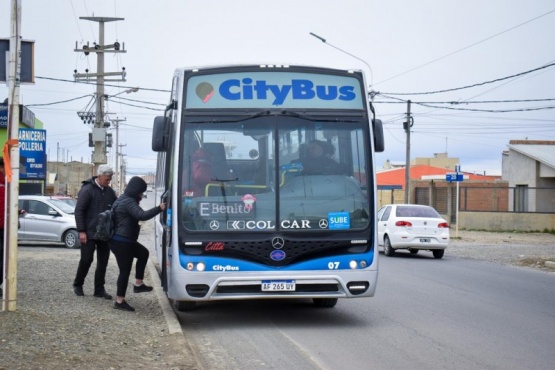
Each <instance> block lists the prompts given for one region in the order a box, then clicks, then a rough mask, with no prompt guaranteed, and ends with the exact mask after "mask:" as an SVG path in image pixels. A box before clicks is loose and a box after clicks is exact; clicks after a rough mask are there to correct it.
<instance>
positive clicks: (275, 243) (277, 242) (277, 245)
mask: <svg viewBox="0 0 555 370" xmlns="http://www.w3.org/2000/svg"><path fill="white" fill-rule="evenodd" d="M284 245H285V241H284V240H283V238H280V237H277V238H273V239H272V247H274V249H281V248H283V246H284Z"/></svg>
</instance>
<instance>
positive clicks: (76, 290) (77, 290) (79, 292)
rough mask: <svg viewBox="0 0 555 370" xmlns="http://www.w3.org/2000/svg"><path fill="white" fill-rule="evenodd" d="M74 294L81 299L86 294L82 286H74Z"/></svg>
mask: <svg viewBox="0 0 555 370" xmlns="http://www.w3.org/2000/svg"><path fill="white" fill-rule="evenodd" d="M73 292H74V293H75V295H78V296H79V297H82V296H84V295H85V293H84V292H83V287H82V286H73Z"/></svg>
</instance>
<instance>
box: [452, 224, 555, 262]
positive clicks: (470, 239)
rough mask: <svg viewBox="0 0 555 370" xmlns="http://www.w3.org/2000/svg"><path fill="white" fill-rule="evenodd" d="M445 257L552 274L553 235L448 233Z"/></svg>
mask: <svg viewBox="0 0 555 370" xmlns="http://www.w3.org/2000/svg"><path fill="white" fill-rule="evenodd" d="M445 255H446V256H456V257H461V258H470V259H476V260H485V261H490V262H495V263H501V264H504V265H514V266H525V267H532V268H535V269H541V270H546V271H555V267H553V263H555V235H553V234H548V233H520V232H514V233H511V232H484V231H465V230H462V231H461V230H459V231H458V233H457V232H456V231H455V230H451V242H450V243H449V247H448V248H447V250H446V251H445ZM546 262H548V263H547V264H546ZM549 262H552V263H549Z"/></svg>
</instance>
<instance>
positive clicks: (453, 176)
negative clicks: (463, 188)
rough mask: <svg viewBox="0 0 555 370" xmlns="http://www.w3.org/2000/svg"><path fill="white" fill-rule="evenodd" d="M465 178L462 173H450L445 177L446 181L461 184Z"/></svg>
mask: <svg viewBox="0 0 555 370" xmlns="http://www.w3.org/2000/svg"><path fill="white" fill-rule="evenodd" d="M463 178H464V175H463V174H462V173H448V174H446V175H445V181H447V182H461V181H463Z"/></svg>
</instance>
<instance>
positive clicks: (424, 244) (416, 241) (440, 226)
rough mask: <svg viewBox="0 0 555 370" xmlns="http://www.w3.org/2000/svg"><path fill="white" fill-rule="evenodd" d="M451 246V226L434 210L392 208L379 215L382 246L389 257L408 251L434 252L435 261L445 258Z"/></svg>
mask: <svg viewBox="0 0 555 370" xmlns="http://www.w3.org/2000/svg"><path fill="white" fill-rule="evenodd" d="M448 244H449V224H448V223H447V221H445V220H444V219H443V218H441V216H440V215H439V213H437V211H436V210H435V209H434V208H432V207H429V206H423V205H418V204H389V205H385V206H383V207H382V208H380V210H379V211H378V246H383V249H384V254H385V255H386V256H389V257H391V256H393V255H394V254H395V250H396V249H408V250H409V251H410V253H412V254H416V253H418V251H420V250H427V251H431V252H432V253H433V255H434V258H442V257H443V254H444V252H445V248H447V245H448Z"/></svg>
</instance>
